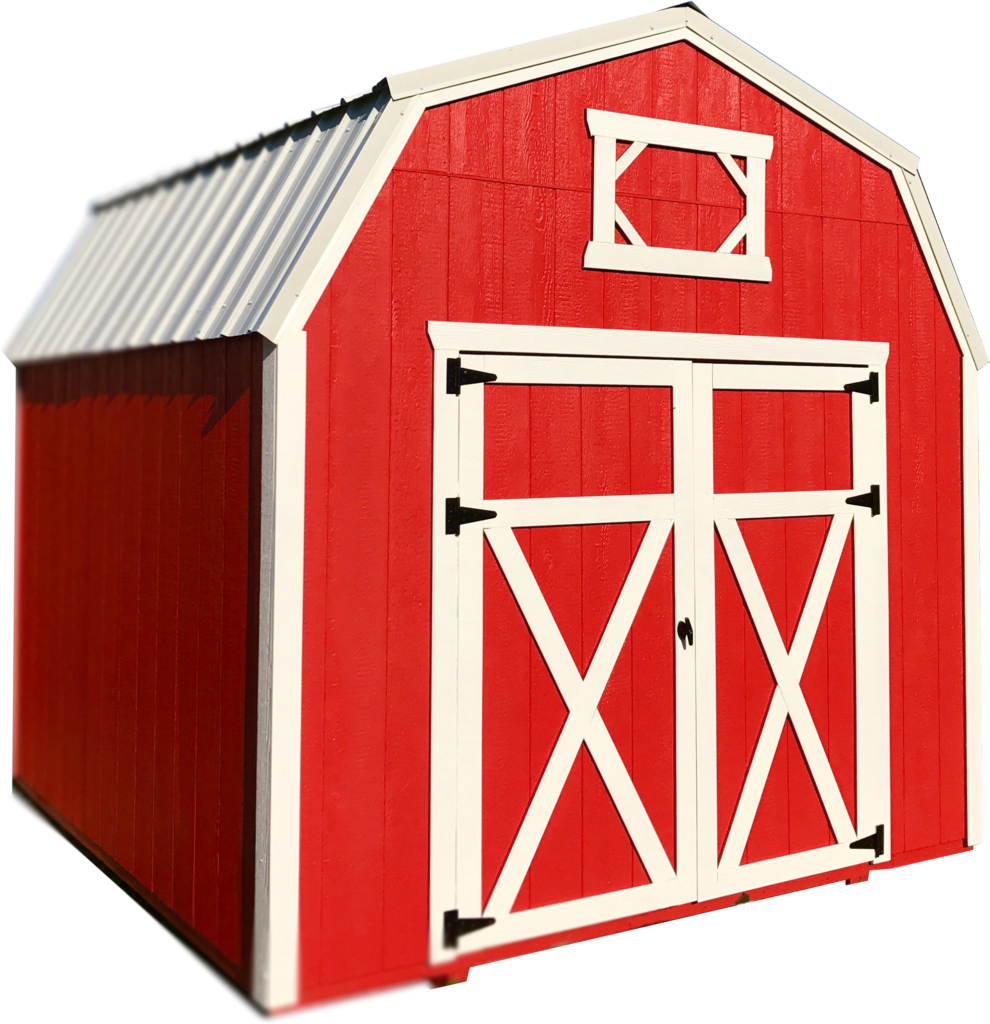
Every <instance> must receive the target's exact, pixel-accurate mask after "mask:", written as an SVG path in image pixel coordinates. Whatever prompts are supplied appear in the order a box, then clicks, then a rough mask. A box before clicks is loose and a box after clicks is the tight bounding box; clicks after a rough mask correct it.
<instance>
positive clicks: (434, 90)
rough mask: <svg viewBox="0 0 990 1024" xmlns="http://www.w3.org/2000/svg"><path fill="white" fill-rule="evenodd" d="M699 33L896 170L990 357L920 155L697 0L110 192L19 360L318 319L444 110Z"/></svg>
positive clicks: (958, 329) (442, 76)
mask: <svg viewBox="0 0 990 1024" xmlns="http://www.w3.org/2000/svg"><path fill="white" fill-rule="evenodd" d="M680 41H684V42H687V43H689V44H690V45H692V46H694V47H696V48H697V49H699V50H701V51H702V52H704V53H706V54H708V55H709V56H711V57H713V58H714V59H715V60H717V61H719V62H720V63H721V64H723V65H725V66H726V67H728V68H729V69H730V70H731V71H733V72H735V73H736V74H738V75H740V76H741V77H743V78H745V79H746V80H748V81H750V82H752V83H753V84H754V85H756V86H757V87H759V88H761V89H763V90H764V91H765V92H767V93H769V94H770V95H772V96H774V97H775V98H776V99H778V100H779V101H780V102H782V103H784V104H786V105H787V106H789V107H791V108H792V109H793V110H795V111H796V112H797V113H799V114H801V115H802V116H804V117H806V118H808V119H809V120H810V121H812V122H814V123H815V124H817V125H819V126H820V127H821V128H823V129H825V130H826V131H828V132H830V133H831V134H832V135H834V136H835V137H836V138H838V139H840V140H842V141H843V142H845V143H847V144H848V145H850V146H852V147H854V148H855V149H857V150H859V151H860V152H862V153H864V154H865V155H866V156H868V157H869V158H871V159H872V160H875V161H876V162H877V163H879V164H881V165H882V166H884V167H886V168H887V169H888V170H890V171H891V173H892V174H893V177H894V181H895V183H896V185H897V187H898V190H899V192H900V196H901V199H902V201H903V202H904V206H905V208H906V210H907V213H908V217H909V219H910V221H911V224H912V227H913V228H914V231H915V233H916V235H917V237H918V241H919V244H920V247H921V250H922V252H923V254H924V256H925V259H926V260H927V263H928V266H929V269H930V271H931V273H932V277H933V280H934V281H935V285H936V288H937V289H938V292H939V295H940V297H941V299H942V302H943V304H944V306H945V309H946V312H947V315H948V317H949V321H950V323H951V324H952V327H953V330H954V332H955V334H956V338H957V340H958V342H959V346H960V349H961V350H962V351H963V352H969V353H970V355H971V356H972V358H973V360H974V362H975V364H976V366H977V367H981V366H983V365H985V364H986V362H987V355H986V352H985V350H984V347H983V343H982V341H981V340H980V336H979V333H978V331H977V329H976V325H975V323H974V321H973V317H972V314H971V313H970V310H969V306H968V304H967V302H966V299H965V296H964V295H963V292H962V288H961V287H960V284H959V280H958V278H957V276H956V273H955V270H954V268H953V266H952V261H951V260H950V258H949V254H948V251H947V250H946V247H945V243H944V242H943V240H942V236H941V233H940V231H939V228H938V224H937V223H936V221H935V216H934V214H933V213H932V209H931V206H930V204H929V202H928V197H927V195H926V194H925V190H924V186H923V185H922V183H921V178H920V177H919V175H918V158H917V157H916V156H915V155H914V154H913V153H911V152H910V151H909V150H907V149H905V148H904V147H903V146H900V145H898V144H897V143H896V142H894V141H893V140H892V139H889V138H888V137H887V136H885V135H883V134H882V133H880V132H878V131H877V130H876V129H875V128H872V127H871V126H870V125H868V124H866V122H864V121H862V120H860V119H859V118H857V117H855V116H854V115H853V114H851V113H850V112H849V111H847V110H846V109H845V108H843V107H841V106H839V105H838V104H837V103H835V102H833V101H832V100H830V99H828V97H826V96H824V95H822V94H821V93H820V92H818V91H817V90H815V89H813V88H811V87H810V86H809V85H807V84H806V83H805V82H803V81H801V80H800V79H799V78H797V77H795V76H794V75H792V74H790V72H788V71H785V70H784V69H783V68H781V67H780V66H779V65H777V64H775V63H774V62H773V61H771V60H769V59H768V58H767V57H765V56H763V54H761V53H759V52H758V51H756V50H754V49H753V48H752V47H750V46H748V45H747V44H746V43H744V42H742V41H741V40H739V39H737V38H736V37H735V36H733V35H731V34H730V33H729V32H727V31H725V29H723V28H721V27H720V26H718V25H716V24H715V23H714V22H713V21H711V20H710V19H709V18H707V17H706V16H705V15H704V14H702V13H701V12H700V11H699V10H698V9H697V8H695V7H694V5H682V6H679V7H672V8H668V9H667V10H663V11H657V12H655V13H652V14H647V15H643V16H641V17H637V18H630V19H627V20H625V21H619V22H615V23H613V24H610V25H605V26H602V27H599V28H593V29H587V30H584V31H581V32H573V33H569V34H567V35H562V36H556V37H554V38H552V39H547V40H541V41H539V42H535V43H529V44H526V45H524V46H515V47H510V48H509V49H506V50H499V51H496V52H494V53H489V54H485V55H483V56H480V57H472V58H468V59H466V60H458V61H453V62H450V63H447V64H440V65H437V66H436V67H432V68H427V69H425V70H422V71H415V72H410V73H407V74H401V75H391V76H389V77H388V78H386V79H385V80H383V82H382V83H381V84H380V85H379V86H378V87H376V89H375V90H373V91H372V92H371V93H369V94H367V95H365V96H360V97H356V98H354V99H351V100H349V101H342V103H341V105H340V106H338V107H335V108H332V109H329V110H326V111H323V112H319V113H314V114H313V116H312V117H310V118H309V119H308V120H306V121H302V122H300V123H298V124H295V125H291V126H286V127H285V128H283V129H282V130H280V131H278V132H275V133H273V134H272V135H269V136H265V137H262V138H260V139H258V140H257V141H255V142H254V143H252V144H250V145H248V146H244V147H240V148H238V149H235V150H233V151H231V152H230V153H227V154H224V155H222V156H220V157H217V158H215V159H214V160H211V161H209V162H207V163H205V164H200V165H197V166H194V167H191V168H189V169H187V170H185V171H182V172H179V173H176V174H173V175H170V176H168V177H166V178H163V179H160V180H159V181H156V182H153V183H151V184H150V185H147V186H143V187H141V188H139V189H135V190H131V191H129V192H127V193H124V194H123V195H121V196H118V197H116V198H114V199H111V200H109V201H106V202H103V203H98V204H96V205H94V208H93V216H92V218H91V219H90V221H89V223H88V225H87V226H86V229H85V230H84V232H83V234H82V237H81V238H80V239H79V241H78V243H77V244H76V247H75V249H74V250H73V251H72V253H71V254H70V256H69V258H68V260H67V261H66V263H65V265H64V266H63V267H62V269H61V271H60V272H59V274H58V275H57V277H56V278H55V280H54V281H53V283H52V285H51V286H50V287H49V289H48V291H47V292H46V293H45V295H44V296H43V297H42V299H41V301H40V302H39V304H38V305H37V307H36V308H35V310H34V311H33V313H32V314H31V316H30V317H29V318H28V320H27V321H26V322H25V324H24V325H23V326H22V327H21V329H20V330H19V331H18V333H17V334H16V335H15V337H14V338H13V340H12V341H11V342H10V344H9V346H8V347H7V355H8V357H9V358H10V359H11V361H13V362H14V363H17V364H24V363H29V362H35V361H39V360H44V359H52V358H60V357H65V356H70V355H78V354H84V353H98V352H107V351H115V350H120V349H127V348H142V347H147V346H151V345H162V344H167V343H171V342H182V341H193V340H197V339H205V338H215V337H233V336H237V335H243V334H250V333H255V332H257V333H259V334H262V335H264V336H265V337H266V338H268V339H269V340H270V341H272V342H274V343H276V344H277V343H278V341H279V339H280V337H282V336H283V335H284V333H285V332H286V331H288V330H297V329H300V328H301V327H302V326H303V325H304V324H305V322H306V320H307V319H308V317H309V314H310V312H311V311H312V309H313V308H314V306H315V304H316V302H317V301H318V299H319V297H320V295H321V294H322V293H323V290H324V289H325V288H326V285H327V283H328V282H329V280H330V277H331V276H332V274H333V272H334V270H335V269H336V267H337V265H338V264H339V262H340V259H341V258H342V256H343V254H344V252H345V251H346V249H347V246H348V245H349V243H350V241H351V239H352V238H353V237H354V234H355V233H356V231H357V229H358V227H359V226H360V224H361V222H362V220H363V219H364V216H365V215H366V213H367V212H368V210H369V209H370V207H371V203H372V202H373V201H374V198H375V196H376V195H377V194H378V191H379V190H380V188H381V186H382V184H383V183H384V181H385V179H386V178H387V176H388V174H389V172H390V171H391V169H392V167H393V165H394V164H395V162H396V160H397V159H398V157H399V155H400V153H401V152H402V148H403V146H404V145H405V143H406V141H407V140H408V139H409V136H410V135H411V134H412V131H413V129H414V128H415V126H416V123H417V121H418V119H419V116H420V115H421V114H422V112H423V111H424V110H425V109H426V108H427V107H432V106H436V105H438V104H443V103H450V102H452V101H455V100H459V99H464V98H466V97H468V96H473V95H477V94H479V93H484V92H490V91H492V90H495V89H502V88H505V87H507V86H512V85H517V84H519V83H521V82H526V81H530V80H533V79H537V78H543V77H546V76H548V75H553V74H558V73H560V72H562V71H569V70H572V69H574V68H578V67H583V66H585V65H589V64H595V63H599V62H601V61H605V60H611V59H613V58H616V57H621V56H625V55H627V54H630V53H636V52H638V51H641V50H646V49H651V48H653V47H657V46H663V45H667V44H670V43H674V42H680Z"/></svg>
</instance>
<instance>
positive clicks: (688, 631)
mask: <svg viewBox="0 0 990 1024" xmlns="http://www.w3.org/2000/svg"><path fill="white" fill-rule="evenodd" d="M677 639H678V640H680V642H681V646H682V647H683V648H684V650H687V646H688V644H690V645H691V646H692V647H693V646H694V630H693V629H692V628H691V620H690V619H681V621H680V622H678V623H677Z"/></svg>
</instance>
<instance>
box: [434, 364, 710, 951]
mask: <svg viewBox="0 0 990 1024" xmlns="http://www.w3.org/2000/svg"><path fill="white" fill-rule="evenodd" d="M691 381H692V377H691V366H690V363H685V362H679V361H673V360H638V359H637V360H633V359H607V358H583V357H573V358H572V357H549V358H547V357H538V356H519V357H516V356H504V355H499V356H493V355H489V356H483V355H461V354H459V353H446V352H437V376H436V405H435V416H436V419H435V438H436V451H435V465H434V473H435V477H434V479H435V507H434V523H435V525H434V640H433V642H434V650H433V657H434V670H433V681H434V692H433V742H432V746H433V754H432V757H433V764H432V779H433V781H432V786H433V792H432V807H433V809H432V824H431V833H432V842H431V849H432V853H431V857H432V864H431V901H430V902H431V957H432V959H433V961H434V962H435V963H437V962H443V961H445V960H450V959H452V958H453V957H456V956H458V955H462V954H464V953H470V952H475V951H478V950H481V949H484V948H487V947H491V946H497V945H504V944H506V943H510V942H518V941H521V940H526V939H532V938H537V937H539V936H544V935H549V934H555V933H560V932H563V931H569V930H572V929H576V928H581V927H585V926H588V925H593V924H598V923H601V922H604V921H609V920H615V919H618V918H623V917H629V916H632V915H635V914H639V913H646V912H649V911H653V910H657V909H661V908H663V907H668V906H674V905H677V904H682V903H689V902H691V901H693V900H694V899H696V898H697V883H696V850H695V841H696V840H695V833H696V828H695V762H696V759H695V741H694V732H695V727H694V703H695V700H694V685H695V683H694V675H695V673H694V646H693V637H692V634H691V629H690V625H691V620H692V618H693V617H694V614H695V613H694V568H693V558H694V548H693V530H694V517H693V510H692V509H693V506H692V493H693V482H692V473H693V459H692V430H693V426H692V410H691V402H692V383H691Z"/></svg>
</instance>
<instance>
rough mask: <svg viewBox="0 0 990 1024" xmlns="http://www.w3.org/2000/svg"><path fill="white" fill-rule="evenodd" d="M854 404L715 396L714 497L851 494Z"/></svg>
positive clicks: (760, 394) (826, 396)
mask: <svg viewBox="0 0 990 1024" xmlns="http://www.w3.org/2000/svg"><path fill="white" fill-rule="evenodd" d="M851 397H852V396H851V395H848V394H846V393H845V392H842V391H839V392H817V393H816V392H812V391H726V390H719V389H718V388H716V390H715V392H714V394H713V396H712V414H713V438H712V440H713V445H714V470H715V479H714V487H715V493H716V494H724V493H736V492H744V491H820V490H830V489H833V488H844V487H852V415H851V407H850V404H851V402H850V400H851Z"/></svg>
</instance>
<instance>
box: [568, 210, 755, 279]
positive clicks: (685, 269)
mask: <svg viewBox="0 0 990 1024" xmlns="http://www.w3.org/2000/svg"><path fill="white" fill-rule="evenodd" d="M616 209H618V207H616ZM623 233H624V232H623ZM583 266H584V268H585V270H629V271H632V272H633V273H636V274H668V275H670V274H672V275H675V276H677V277H705V278H717V279H719V280H730V281H763V282H766V281H770V280H771V279H772V275H773V270H772V268H771V266H770V259H769V257H767V256H749V255H747V254H742V255H740V254H739V253H726V252H702V251H701V250H699V249H666V248H663V247H662V246H654V245H650V246H640V245H635V244H634V245H619V244H616V243H614V242H595V241H591V242H589V243H588V244H587V246H586V247H585V250H584V263H583Z"/></svg>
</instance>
